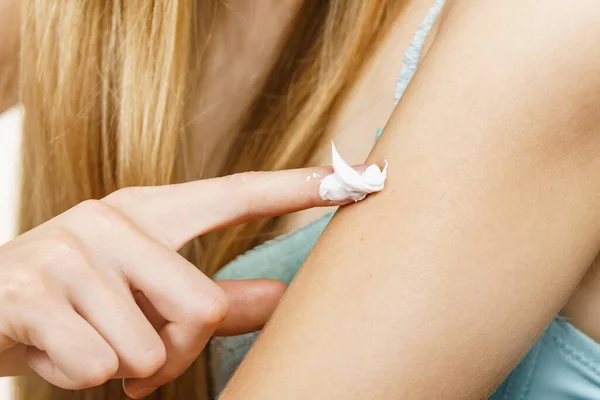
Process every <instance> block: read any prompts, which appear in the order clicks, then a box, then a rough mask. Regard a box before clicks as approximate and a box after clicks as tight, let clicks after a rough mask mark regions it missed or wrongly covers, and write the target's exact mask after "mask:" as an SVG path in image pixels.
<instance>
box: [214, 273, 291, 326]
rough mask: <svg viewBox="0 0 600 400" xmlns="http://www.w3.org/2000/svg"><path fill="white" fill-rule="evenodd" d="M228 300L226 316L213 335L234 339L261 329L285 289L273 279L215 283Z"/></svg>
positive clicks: (285, 287) (282, 284)
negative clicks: (235, 336)
mask: <svg viewBox="0 0 600 400" xmlns="http://www.w3.org/2000/svg"><path fill="white" fill-rule="evenodd" d="M217 285H219V286H220V287H221V289H223V291H225V293H226V294H227V297H228V298H229V313H228V314H227V317H226V318H225V320H224V321H223V322H222V323H221V326H219V328H218V329H217V331H216V332H215V335H217V336H233V335H240V334H242V333H247V332H254V331H257V330H260V329H262V327H263V326H264V325H265V323H266V322H267V321H268V320H269V318H270V317H271V315H272V314H273V312H274V311H275V308H277V305H278V304H279V300H281V297H282V296H283V293H284V292H285V290H286V289H287V286H286V284H285V283H283V282H280V281H277V280H275V279H250V280H239V281H232V280H231V281H218V282H217Z"/></svg>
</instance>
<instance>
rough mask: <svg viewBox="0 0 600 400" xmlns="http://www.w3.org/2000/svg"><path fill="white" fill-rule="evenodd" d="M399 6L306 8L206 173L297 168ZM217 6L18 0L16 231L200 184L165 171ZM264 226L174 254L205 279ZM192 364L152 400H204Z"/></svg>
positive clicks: (376, 2)
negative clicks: (20, 127)
mask: <svg viewBox="0 0 600 400" xmlns="http://www.w3.org/2000/svg"><path fill="white" fill-rule="evenodd" d="M403 3H404V1H402V0H373V1H363V0H330V1H306V2H305V4H304V5H303V6H302V7H301V9H300V11H299V13H298V15H297V17H296V20H295V22H294V24H293V27H292V28H291V31H290V32H288V36H287V42H286V45H285V46H284V47H283V50H282V53H281V55H280V57H279V61H278V62H277V63H276V65H275V67H274V68H273V71H272V73H271V74H270V76H269V79H268V80H267V82H266V84H265V86H264V88H263V91H262V93H269V96H262V95H259V96H258V97H257V98H256V99H255V101H254V103H253V104H252V106H251V107H250V109H249V110H248V112H247V114H246V118H245V122H244V123H243V127H242V129H241V130H240V133H239V134H238V135H237V137H236V138H235V141H234V144H233V147H232V149H231V150H230V152H229V156H228V158H227V161H226V163H225V166H224V167H223V170H222V171H221V173H220V174H221V175H225V174H230V173H235V172H240V171H248V170H277V169H285V168H295V167H300V166H304V165H306V163H307V162H308V161H309V158H310V156H311V155H312V153H313V152H314V150H315V149H316V148H317V147H318V146H319V144H320V142H321V140H322V138H323V137H324V134H325V132H326V128H327V123H328V121H329V119H330V118H331V116H332V115H333V114H334V113H335V112H336V107H337V106H338V105H339V104H340V102H341V100H342V99H343V97H344V95H345V94H346V92H347V91H348V89H349V87H350V85H351V83H352V82H354V81H355V80H356V78H357V77H358V74H359V73H360V69H361V67H362V65H363V63H364V60H365V59H367V58H368V56H369V55H370V54H371V53H372V52H373V50H374V48H375V43H377V42H379V41H380V39H381V37H382V36H383V32H384V31H385V29H386V28H387V27H388V26H389V25H390V22H391V21H392V20H393V17H394V16H395V15H396V14H397V13H398V12H399V10H400V9H401V6H402V5H403ZM218 7H223V4H222V3H221V2H220V1H218V0H203V1H194V0H170V1H157V0H155V1H152V0H106V1H98V0H81V1H51V0H24V5H23V29H22V32H21V33H22V35H21V36H22V39H21V40H22V43H21V45H22V47H21V48H22V54H21V63H22V70H21V82H22V102H23V104H24V108H25V121H24V136H23V154H22V159H23V184H22V190H21V209H20V230H21V231H26V230H29V229H31V228H33V227H34V226H36V225H39V224H41V223H42V222H44V221H46V220H48V219H50V218H52V217H54V216H56V215H57V214H59V213H61V212H62V211H64V210H66V209H68V208H70V207H72V206H74V205H75V204H77V203H79V202H81V201H83V200H86V199H89V198H100V197H103V196H105V195H107V194H108V193H110V192H112V191H114V190H116V189H119V188H122V187H126V186H137V185H162V184H168V183H174V182H178V181H182V180H185V179H197V178H201V177H198V176H191V177H190V176H185V174H182V173H181V172H180V171H181V170H182V167H181V165H180V164H178V160H179V159H180V157H179V156H180V155H181V154H182V148H183V146H185V143H186V135H185V132H186V129H185V127H186V103H187V99H188V97H189V95H190V93H192V92H194V91H195V89H194V88H193V85H191V82H198V81H199V79H198V75H199V74H201V73H202V65H203V63H202V58H203V54H202V49H203V48H205V44H206V41H207V40H208V38H209V36H210V29H211V26H212V25H213V24H216V23H218V21H217V20H215V16H216V15H217V9H218ZM190 88H192V89H190ZM199 89H200V90H201V88H199ZM274 95H275V96H274ZM276 223H277V220H267V221H258V222H254V223H250V224H246V225H243V226H240V227H236V228H233V229H230V230H228V231H225V232H222V233H217V234H212V235H208V236H207V237H203V238H201V239H198V240H196V241H195V243H194V244H195V245H192V246H190V247H189V248H187V249H186V256H188V257H189V258H190V259H191V260H192V261H195V262H196V264H197V265H198V266H199V267H200V268H201V269H202V270H203V271H204V272H205V273H207V274H208V275H212V274H214V273H215V272H216V271H217V270H218V269H219V268H220V267H221V266H223V265H224V264H225V263H227V262H228V261H229V260H231V259H232V258H234V257H235V256H237V255H238V254H240V253H242V252H244V251H245V250H247V249H248V248H250V247H252V246H254V245H255V244H258V243H259V242H260V241H264V240H265V239H268V238H269V237H270V236H271V234H272V232H273V231H274V230H273V228H274V227H275V225H276ZM201 249H210V251H206V252H202V251H201ZM203 361H204V360H203V358H202V357H200V359H199V360H198V361H197V362H196V363H195V364H194V365H193V366H192V367H190V368H189V370H188V371H187V372H186V373H185V374H184V375H183V376H182V377H180V378H179V379H177V380H176V381H175V382H173V383H171V384H169V385H167V386H166V387H164V388H161V392H160V396H161V397H160V398H161V399H180V398H181V399H206V398H207V396H209V395H210V394H208V393H207V387H208V385H207V379H208V374H207V371H206V370H205V363H204V362H203ZM18 394H19V396H20V398H21V399H23V400H25V399H26V400H35V399H40V400H42V399H44V400H46V399H56V400H58V399H61V400H63V399H73V400H74V399H89V400H99V399H110V400H115V399H126V398H127V397H126V396H125V395H124V394H123V392H122V389H121V384H120V382H109V383H107V384H105V385H103V386H101V387H99V388H94V389H90V390H84V391H78V392H69V391H65V390H61V389H58V388H56V387H53V386H52V385H50V384H47V383H46V382H44V381H43V380H41V379H40V378H34V377H28V378H22V379H21V380H20V382H19V385H18Z"/></svg>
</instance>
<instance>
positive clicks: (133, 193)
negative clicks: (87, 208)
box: [102, 186, 151, 206]
mask: <svg viewBox="0 0 600 400" xmlns="http://www.w3.org/2000/svg"><path fill="white" fill-rule="evenodd" d="M149 189H151V188H148V187H144V186H130V187H126V188H122V189H119V190H116V191H114V192H112V193H111V194H109V195H108V196H106V197H105V198H104V199H103V200H102V202H105V203H107V204H112V205H118V206H122V205H124V204H127V203H138V202H140V201H143V200H144V199H145V198H146V196H147V194H148V190H149Z"/></svg>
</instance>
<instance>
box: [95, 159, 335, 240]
mask: <svg viewBox="0 0 600 400" xmlns="http://www.w3.org/2000/svg"><path fill="white" fill-rule="evenodd" d="M332 172H333V170H332V168H330V167H313V168H300V169H293V170H284V171H275V172H246V173H240V174H235V175H229V176H225V177H222V178H214V179H205V180H198V181H193V182H188V183H181V184H175V185H166V186H153V187H132V188H126V189H122V190H120V191H117V192H115V193H113V194H111V195H109V196H108V197H106V198H104V199H103V201H105V202H106V203H108V204H109V205H111V206H113V207H115V208H117V209H118V210H120V211H121V212H122V213H124V214H125V215H126V216H128V217H129V218H130V219H131V220H132V221H133V222H134V223H135V224H136V225H137V226H138V227H139V228H141V229H142V230H143V231H144V232H145V233H146V234H147V235H149V236H151V237H153V238H154V239H156V240H158V241H160V242H161V243H163V244H166V245H168V246H169V247H171V248H173V249H179V248H180V247H181V246H183V245H184V244H185V243H187V242H188V241H189V240H191V239H193V238H194V237H197V236H200V235H202V234H205V233H207V232H210V231H214V230H217V229H221V228H225V227H228V226H232V225H237V224H241V223H244V222H247V221H250V220H253V219H258V218H263V217H270V216H277V215H282V214H286V213H290V212H295V211H300V210H304V209H307V208H312V207H323V206H332V205H339V204H340V203H332V202H331V201H328V200H323V199H321V197H320V196H319V184H320V180H321V178H323V177H325V176H326V175H328V174H330V173H332Z"/></svg>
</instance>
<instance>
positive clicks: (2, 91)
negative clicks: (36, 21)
mask: <svg viewBox="0 0 600 400" xmlns="http://www.w3.org/2000/svg"><path fill="white" fill-rule="evenodd" d="M19 3H20V1H19V0H0V113H2V112H3V111H4V110H6V109H7V108H9V107H11V106H13V105H15V104H16V103H17V97H18V74H19V37H20V13H19V5H20V4H19Z"/></svg>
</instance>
